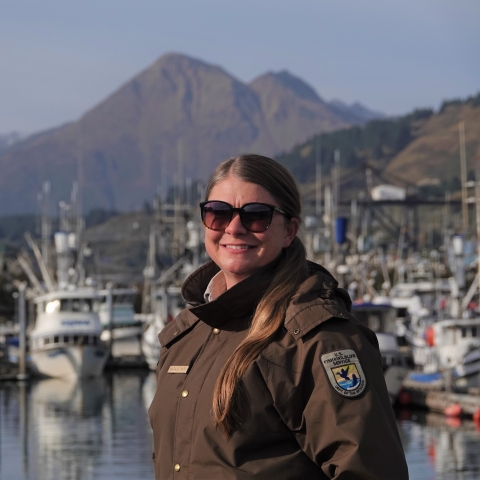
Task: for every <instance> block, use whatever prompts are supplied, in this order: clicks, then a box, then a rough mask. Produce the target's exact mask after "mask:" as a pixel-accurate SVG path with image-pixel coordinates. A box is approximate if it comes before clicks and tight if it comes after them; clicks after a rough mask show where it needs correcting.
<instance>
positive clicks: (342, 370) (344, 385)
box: [321, 349, 367, 398]
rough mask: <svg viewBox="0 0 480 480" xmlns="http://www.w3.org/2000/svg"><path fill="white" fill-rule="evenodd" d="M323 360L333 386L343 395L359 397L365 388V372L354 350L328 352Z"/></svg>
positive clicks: (323, 356)
mask: <svg viewBox="0 0 480 480" xmlns="http://www.w3.org/2000/svg"><path fill="white" fill-rule="evenodd" d="M321 361H322V364H323V367H324V368H325V371H326V372H327V377H328V379H329V380H330V383H331V385H332V387H333V388H334V389H335V391H336V392H338V393H339V394H340V395H342V396H343V397H348V398H354V397H358V396H359V395H360V394H361V393H362V392H363V391H364V390H365V387H366V386H367V381H366V379H365V374H364V373H363V370H362V366H361V365H360V361H359V360H358V357H357V354H356V353H355V352H354V351H353V350H350V349H346V350H337V351H336V352H331V353H326V354H325V355H322V357H321Z"/></svg>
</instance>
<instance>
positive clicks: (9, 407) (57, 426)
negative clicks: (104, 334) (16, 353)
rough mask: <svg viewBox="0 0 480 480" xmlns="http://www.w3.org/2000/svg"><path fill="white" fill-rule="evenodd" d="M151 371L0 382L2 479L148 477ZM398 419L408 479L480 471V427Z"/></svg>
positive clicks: (430, 418) (454, 479) (414, 416)
mask: <svg viewBox="0 0 480 480" xmlns="http://www.w3.org/2000/svg"><path fill="white" fill-rule="evenodd" d="M154 393H155V374H154V373H149V372H148V371H143V370H131V371H116V372H114V373H107V374H106V375H105V376H104V377H100V378H97V379H94V380H83V381H73V382H72V381H70V382H69V381H65V380H61V379H48V380H41V381H35V382H28V383H26V384H23V385H22V384H19V383H16V382H11V383H10V382H3V383H0V480H97V479H98V480H127V479H128V480H143V479H145V480H152V479H153V477H154V474H153V468H152V462H151V453H152V433H151V429H150V425H149V423H148V418H147V409H148V406H149V405H150V403H151V401H152V398H153V395H154ZM398 425H399V429H400V434H401V438H402V443H403V445H404V448H405V452H406V455H407V462H408V466H409V470H410V478H411V480H473V479H480V456H478V452H479V451H480V427H478V426H476V425H475V424H474V423H473V422H472V421H471V420H464V421H460V420H452V419H450V420H449V419H447V418H445V417H444V416H443V415H436V414H432V413H426V412H421V411H402V412H399V414H398Z"/></svg>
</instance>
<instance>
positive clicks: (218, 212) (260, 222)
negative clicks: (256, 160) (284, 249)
mask: <svg viewBox="0 0 480 480" xmlns="http://www.w3.org/2000/svg"><path fill="white" fill-rule="evenodd" d="M200 211H201V213H202V222H203V224H204V225H205V226H206V227H207V228H209V229H210V230H223V229H225V228H227V227H228V226H229V225H230V222H231V221H232V218H233V214H234V213H235V212H238V215H239V216H240V222H241V223H242V225H243V227H244V228H245V229H246V230H248V231H249V232H253V233H261V232H264V231H265V230H267V229H268V227H269V226H270V224H271V223H272V218H273V212H278V213H281V214H282V215H285V216H286V217H287V218H290V217H289V216H288V215H287V214H286V213H285V212H284V211H283V210H280V209H279V208H277V207H275V206H274V205H269V204H268V203H258V202H252V203H246V204H245V205H243V207H240V208H234V207H232V206H231V205H230V204H229V203H227V202H222V201H220V200H209V201H208V202H202V203H200Z"/></svg>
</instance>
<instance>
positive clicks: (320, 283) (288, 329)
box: [149, 155, 408, 480]
mask: <svg viewBox="0 0 480 480" xmlns="http://www.w3.org/2000/svg"><path fill="white" fill-rule="evenodd" d="M200 207H201V215H202V220H203V223H204V225H205V227H206V228H205V247H206V250H207V252H208V254H209V255H210V257H211V259H212V262H210V263H207V264H206V265H204V266H202V267H200V268H199V269H198V270H197V271H196V272H194V273H193V274H192V275H191V276H190V277H189V278H188V279H187V280H186V281H185V284H184V286H183V289H182V294H183V296H184V298H185V300H186V302H187V303H188V304H189V305H190V307H189V308H188V309H186V310H184V311H182V312H181V313H180V314H179V315H178V316H177V318H176V319H175V321H174V322H172V323H171V324H169V325H168V326H167V327H166V328H165V329H164V330H163V331H162V332H161V333H160V335H159V339H160V342H161V344H162V350H161V353H160V360H159V363H158V367H157V385H158V386H157V391H156V394H155V397H154V399H153V402H152V405H151V406H150V410H149V416H150V421H151V424H152V428H153V435H154V454H153V459H154V464H155V474H156V478H157V479H162V480H165V479H187V478H188V479H205V480H207V479H208V480H215V479H222V480H224V479H251V478H255V479H268V480H287V479H327V478H335V479H344V480H346V479H357V478H358V479H375V480H396V479H398V480H404V479H407V478H408V473H407V467H406V463H405V458H404V454H403V450H402V446H401V443H400V438H399V435H398V431H397V427H396V424H395V420H394V417H393V413H392V408H391V406H390V401H389V397H388V393H387V391H386V387H385V382H384V378H383V373H382V364H381V357H380V354H379V351H378V343H377V340H376V337H375V335H374V334H373V333H372V332H371V331H370V330H368V329H367V328H366V327H364V326H363V325H362V324H361V323H359V322H358V321H356V320H355V318H354V317H352V315H351V314H350V313H349V310H350V303H351V302H350V299H349V297H348V295H347V294H346V292H345V291H344V290H342V289H339V288H337V282H336V281H335V280H334V278H333V277H332V276H331V275H330V274H329V273H328V272H327V271H326V270H325V269H324V268H323V267H321V266H320V265H316V264H314V263H311V262H307V260H306V258H305V249H304V247H303V245H302V242H301V241H300V239H299V238H298V237H297V233H298V229H299V225H300V210H301V208H300V196H299V192H298V189H297V187H296V184H295V181H294V179H293V178H292V176H291V175H290V174H289V172H288V171H287V170H286V169H285V168H284V167H282V166H281V165H280V164H279V163H277V162H275V161H274V160H271V159H269V158H266V157H262V156H258V155H243V156H240V157H237V158H232V159H229V160H227V161H225V162H223V163H222V164H221V165H220V166H219V167H218V168H217V169H216V170H215V172H214V174H213V176H212V178H211V180H210V183H209V185H208V187H207V191H206V201H205V202H202V203H201V204H200Z"/></svg>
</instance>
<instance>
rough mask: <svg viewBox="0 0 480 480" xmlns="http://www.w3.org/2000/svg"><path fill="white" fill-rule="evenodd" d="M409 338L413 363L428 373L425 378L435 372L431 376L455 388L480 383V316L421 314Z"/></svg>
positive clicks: (462, 389) (472, 386)
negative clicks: (424, 315) (438, 316)
mask: <svg viewBox="0 0 480 480" xmlns="http://www.w3.org/2000/svg"><path fill="white" fill-rule="evenodd" d="M409 339H410V342H411V344H412V351H413V356H414V361H415V364H416V365H417V366H418V368H419V370H420V371H421V372H422V373H424V374H427V376H426V377H425V379H426V380H425V381H428V379H430V378H434V377H432V375H436V377H435V378H434V380H436V381H438V380H439V379H441V380H442V383H443V385H444V386H451V387H452V388H453V389H455V390H457V391H464V390H465V391H466V390H468V389H469V388H479V387H480V317H475V318H459V319H454V318H447V319H443V320H438V319H436V318H432V317H424V318H422V319H421V320H420V321H419V325H418V328H417V331H416V334H415V335H411V336H410V337H409ZM414 377H415V378H414V379H415V380H416V381H422V378H423V377H422V376H419V375H418V374H417V375H414Z"/></svg>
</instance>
